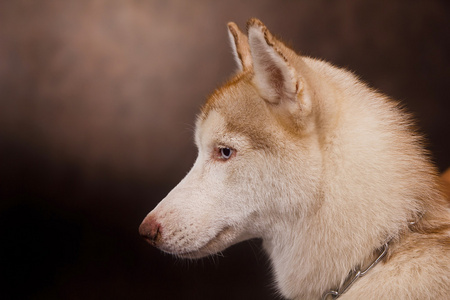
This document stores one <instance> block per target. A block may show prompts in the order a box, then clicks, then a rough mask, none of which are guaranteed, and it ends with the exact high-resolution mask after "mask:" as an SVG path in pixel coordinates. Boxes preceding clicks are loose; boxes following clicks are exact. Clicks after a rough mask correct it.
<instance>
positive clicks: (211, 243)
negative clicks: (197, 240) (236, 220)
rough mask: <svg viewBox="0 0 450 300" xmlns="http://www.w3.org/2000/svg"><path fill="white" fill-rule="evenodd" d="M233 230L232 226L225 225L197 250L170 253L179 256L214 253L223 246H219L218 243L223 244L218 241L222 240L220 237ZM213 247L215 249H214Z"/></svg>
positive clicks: (196, 256) (199, 255) (201, 255)
mask: <svg viewBox="0 0 450 300" xmlns="http://www.w3.org/2000/svg"><path fill="white" fill-rule="evenodd" d="M233 232H234V230H233V227H231V226H225V227H224V228H222V229H221V230H220V231H219V232H218V233H217V234H216V235H215V236H214V237H213V238H212V239H210V240H209V241H208V242H206V244H204V245H203V246H201V247H199V248H198V249H197V250H193V251H186V252H179V253H176V252H172V254H175V255H177V256H179V257H181V258H201V257H204V256H207V255H210V254H214V253H216V252H219V251H220V250H222V248H224V247H220V245H221V244H223V243H220V242H221V241H223V240H222V237H223V236H226V235H231V234H233ZM217 246H219V247H217ZM215 247H216V248H217V249H215ZM211 248H212V249H211ZM211 250H212V251H211Z"/></svg>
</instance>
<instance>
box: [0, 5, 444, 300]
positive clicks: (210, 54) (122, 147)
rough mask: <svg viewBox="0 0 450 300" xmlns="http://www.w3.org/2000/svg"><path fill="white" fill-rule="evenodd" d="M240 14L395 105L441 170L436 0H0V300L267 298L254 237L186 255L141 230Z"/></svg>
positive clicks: (182, 150)
mask: <svg viewBox="0 0 450 300" xmlns="http://www.w3.org/2000/svg"><path fill="white" fill-rule="evenodd" d="M250 17H258V18H260V19H261V20H262V21H263V22H265V23H266V25H267V26H268V27H269V29H270V30H271V31H272V32H273V33H275V34H277V35H278V36H280V37H282V38H283V39H284V40H286V41H287V42H289V43H290V44H291V45H292V46H293V47H294V48H295V49H296V50H298V51H299V52H300V53H302V54H305V55H310V56H314V57H319V58H322V59H325V60H328V61H331V62H333V63H334V64H336V65H338V66H342V67H346V68H348V69H350V70H352V71H354V72H355V73H357V74H358V75H360V76H361V78H362V79H363V80H364V81H366V82H367V83H368V84H369V85H371V86H373V87H375V88H377V89H379V90H380V91H382V92H385V93H387V94H389V95H391V96H392V97H394V98H395V99H398V100H400V101H401V102H402V103H403V104H404V105H405V106H406V107H407V108H408V109H409V110H410V111H411V112H413V113H414V114H415V116H416V117H417V119H418V121H419V125H420V127H421V129H422V132H423V133H424V134H425V135H426V136H427V137H428V139H429V142H430V143H429V145H428V148H429V149H430V150H431V151H432V153H433V158H434V160H435V161H436V163H437V165H438V167H439V169H440V170H441V171H442V170H444V169H446V168H447V167H448V166H449V165H450V156H449V155H448V153H450V143H449V133H450V117H449V112H450V109H449V108H450V104H449V101H450V99H449V96H448V95H449V92H448V89H449V87H450V76H449V75H450V74H449V64H450V60H449V54H450V43H449V37H450V22H449V20H450V5H449V2H448V1H445V0H444V1H433V0H430V1H380V0H370V1H364V2H363V1H357V0H348V1H329V0H319V1H287V0H283V1H265V0H263V1H256V0H255V1H245V0H241V1H238V0H229V1H221V2H219V1H215V2H213V1H200V0H191V1H182V0H178V1H170V0H154V1H151V0H148V1H146V0H130V1H125V0H124V1H120V0H65V1H58V0H54V1H50V0H34V1H33V0H28V1H26V0H15V1H7V0H0V298H2V299H16V298H17V299H29V298H31V299H107V298H108V299H276V298H277V296H276V293H275V290H274V289H273V286H272V277H271V274H270V264H269V263H268V261H267V258H266V257H265V256H264V254H263V252H262V250H261V245H260V241H251V242H245V243H242V244H239V245H236V246H233V247H231V248H230V249H228V250H227V251H225V252H224V253H223V257H222V256H220V257H218V256H217V257H213V258H206V259H203V260H200V261H198V262H186V261H181V260H178V259H175V258H173V257H171V256H169V255H165V254H162V253H160V252H159V251H158V250H156V249H154V248H152V247H150V246H149V245H147V244H146V243H145V242H144V241H143V240H142V239H141V238H140V237H139V235H138V226H139V224H140V222H141V220H142V219H143V218H144V216H145V215H146V214H147V213H148V212H149V211H150V210H151V209H152V208H153V207H154V206H155V205H156V204H157V203H158V202H159V201H160V200H161V199H162V198H163V197H164V196H165V195H166V194H167V193H168V192H169V191H170V189H171V188H172V187H173V186H175V184H177V183H178V181H179V180H180V179H181V178H182V177H183V176H184V175H185V174H186V173H187V171H188V170H189V168H190V166H191V165H192V163H193V162H194V159H195V156H196V149H195V147H194V145H193V143H192V141H191V140H192V135H193V124H194V120H195V115H196V113H197V111H198V109H199V107H200V106H201V105H202V103H203V102H204V101H205V99H206V97H207V95H208V94H209V93H211V92H212V91H213V90H214V89H215V87H217V86H218V85H219V84H221V83H223V82H224V81H225V80H226V79H227V78H229V76H230V75H231V74H232V72H233V71H234V70H235V65H234V61H233V58H232V55H231V50H230V47H229V44H228V35H227V32H226V23H227V22H228V21H235V22H236V23H237V24H238V25H240V26H241V28H243V27H245V22H246V20H247V19H248V18H250ZM411 167H412V168H413V167H414V166H411Z"/></svg>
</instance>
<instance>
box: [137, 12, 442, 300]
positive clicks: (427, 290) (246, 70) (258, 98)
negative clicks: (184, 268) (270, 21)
mask: <svg viewBox="0 0 450 300" xmlns="http://www.w3.org/2000/svg"><path fill="white" fill-rule="evenodd" d="M228 27H229V33H230V38H231V42H232V45H233V49H234V51H235V52H236V53H235V57H236V58H237V60H238V62H239V63H240V68H239V70H240V71H239V72H238V73H237V74H236V75H235V76H234V77H233V78H232V79H231V80H230V81H229V82H228V83H227V84H225V85H224V86H223V87H222V88H220V89H218V90H217V91H215V92H214V93H213V94H212V95H211V96H210V98H209V100H208V101H207V103H206V104H205V105H204V106H203V108H202V111H201V114H200V115H199V117H198V120H197V124H196V127H197V130H196V137H195V139H196V144H197V147H198V148H199V156H198V158H197V161H196V162H195V164H194V166H193V168H192V170H191V171H190V173H189V174H188V175H187V176H186V178H185V179H183V181H181V182H180V184H179V185H178V186H177V187H176V188H174V190H172V192H171V193H170V194H169V195H168V196H167V197H166V198H165V199H164V200H163V201H162V202H161V203H160V204H159V205H158V206H157V207H156V208H155V209H154V210H153V211H152V212H151V213H149V215H148V216H147V217H146V219H145V220H144V221H143V223H142V225H141V228H140V231H141V234H142V235H143V236H145V237H146V238H147V239H149V241H150V242H151V243H152V244H154V245H156V246H158V247H159V248H160V249H162V250H164V251H166V252H170V253H173V254H175V255H178V256H181V257H188V258H196V257H202V256H205V255H208V254H212V253H215V252H218V251H221V250H223V249H225V248H226V247H228V246H230V245H232V244H234V243H237V242H239V241H242V240H245V239H248V238H253V237H258V238H262V239H263V241H264V249H265V250H266V251H267V253H268V255H269V257H270V259H271V262H272V266H273V271H274V273H275V280H276V283H277V287H278V289H279V291H280V292H281V294H282V295H283V296H284V297H286V298H289V299H319V298H320V297H321V295H322V294H323V293H324V292H326V291H328V290H330V289H332V288H338V287H339V286H341V284H342V283H343V282H344V280H345V279H346V277H347V275H348V273H349V272H350V271H351V270H354V269H356V268H358V267H361V266H365V265H367V264H369V263H370V262H371V261H372V260H373V259H374V257H376V255H377V253H378V252H379V249H380V247H381V246H382V245H383V244H384V243H386V242H389V246H390V248H389V252H388V255H387V256H386V257H385V258H384V260H383V261H382V262H381V263H379V264H378V265H377V266H376V267H375V268H374V269H372V270H371V271H370V272H369V273H368V274H367V275H366V276H364V277H363V278H361V279H360V280H359V281H357V282H356V283H355V285H353V286H352V287H351V288H350V289H349V290H348V291H347V292H346V293H345V294H343V295H342V296H341V299H446V298H448V297H449V296H450V205H449V202H448V201H447V200H446V197H445V196H444V195H443V193H442V191H444V188H443V185H442V184H441V182H440V179H439V178H438V176H437V172H436V169H435V167H434V166H433V165H432V164H431V163H430V161H429V159H428V156H427V153H426V151H425V150H424V149H423V146H422V139H421V137H420V135H418V134H417V133H416V132H415V131H414V130H413V124H412V122H411V120H410V118H409V116H408V115H407V114H406V113H404V112H403V111H402V110H401V109H400V108H399V107H398V105H397V104H396V103H395V102H393V101H391V100H390V99H388V98H387V97H386V96H384V95H382V94H380V93H378V92H376V91H374V90H372V89H370V88H368V87H367V86H366V85H365V84H363V83H361V82H360V81H359V80H358V79H357V78H356V77H355V76H354V75H353V74H351V73H349V72H348V71H345V70H342V69H339V68H336V67H334V66H332V65H330V64H328V63H326V62H322V61H319V60H315V59H312V58H307V57H301V56H298V55H297V54H296V53H295V52H294V51H293V50H291V49H289V48H288V47H287V46H285V45H284V44H283V43H282V42H281V41H279V40H278V39H276V38H274V37H273V36H272V35H271V34H270V32H269V31H268V30H267V28H266V27H265V26H264V24H262V22H261V21H259V20H256V19H252V20H250V21H249V22H248V38H247V37H246V36H245V35H244V34H243V33H242V32H241V31H240V30H239V28H238V27H237V26H236V25H235V24H234V23H230V24H229V25H228ZM223 148H229V149H231V150H232V151H233V152H232V153H233V155H232V156H231V157H230V158H229V159H223V157H221V156H220V153H221V152H220V151H221V149H223ZM411 222H414V224H412V223H411Z"/></svg>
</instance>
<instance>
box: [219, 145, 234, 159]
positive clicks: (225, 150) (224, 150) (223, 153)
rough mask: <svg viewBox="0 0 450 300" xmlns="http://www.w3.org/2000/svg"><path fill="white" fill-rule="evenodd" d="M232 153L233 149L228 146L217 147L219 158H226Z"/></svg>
mask: <svg viewBox="0 0 450 300" xmlns="http://www.w3.org/2000/svg"><path fill="white" fill-rule="evenodd" d="M231 155H233V149H231V148H228V147H223V148H219V156H220V158H221V159H224V160H227V159H229V158H230V157H231Z"/></svg>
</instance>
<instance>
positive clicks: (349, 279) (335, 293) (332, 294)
mask: <svg viewBox="0 0 450 300" xmlns="http://www.w3.org/2000/svg"><path fill="white" fill-rule="evenodd" d="M388 243H389V242H387V243H386V244H384V246H383V251H382V252H381V254H380V255H379V256H378V257H377V258H376V259H375V260H374V261H373V262H372V263H371V264H370V266H368V267H367V268H366V269H365V270H364V271H361V270H357V271H353V272H351V274H350V275H349V276H348V277H347V279H346V280H345V282H344V285H343V286H342V287H341V288H339V289H337V290H330V291H329V292H326V293H325V294H323V296H322V300H327V299H329V297H331V298H330V299H333V300H334V299H337V298H339V297H340V296H341V295H342V294H344V293H345V292H346V291H347V290H348V289H349V288H350V287H351V286H352V285H353V284H354V283H355V282H356V281H357V280H358V279H359V278H361V277H363V276H364V275H366V274H367V272H369V271H370V270H371V269H373V267H375V266H376V265H377V264H378V263H379V262H380V261H381V260H382V259H383V257H384V256H385V255H386V253H387V251H388V249H389V245H388ZM352 274H354V275H353V277H352Z"/></svg>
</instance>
